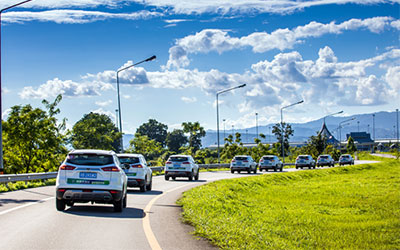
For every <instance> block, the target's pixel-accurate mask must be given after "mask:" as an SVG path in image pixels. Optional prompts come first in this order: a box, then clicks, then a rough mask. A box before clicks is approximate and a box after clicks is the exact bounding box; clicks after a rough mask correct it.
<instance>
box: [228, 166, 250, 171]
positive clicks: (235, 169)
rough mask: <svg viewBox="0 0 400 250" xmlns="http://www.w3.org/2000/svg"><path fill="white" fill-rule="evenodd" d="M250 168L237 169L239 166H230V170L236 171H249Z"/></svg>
mask: <svg viewBox="0 0 400 250" xmlns="http://www.w3.org/2000/svg"><path fill="white" fill-rule="evenodd" d="M250 169H251V168H250V167H239V166H231V170H233V171H238V170H244V171H245V170H250Z"/></svg>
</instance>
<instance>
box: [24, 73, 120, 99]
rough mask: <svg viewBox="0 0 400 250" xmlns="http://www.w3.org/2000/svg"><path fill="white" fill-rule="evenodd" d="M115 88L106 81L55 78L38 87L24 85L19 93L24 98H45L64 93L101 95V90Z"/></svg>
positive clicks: (69, 95)
mask: <svg viewBox="0 0 400 250" xmlns="http://www.w3.org/2000/svg"><path fill="white" fill-rule="evenodd" d="M109 89H113V87H112V85H111V84H109V83H104V82H95V81H94V82H86V83H76V82H73V81H71V80H66V81H63V80H60V79H58V78H54V79H53V80H49V81H47V82H46V83H44V84H42V85H40V86H39V87H38V88H37V89H34V88H33V87H31V86H29V87H24V88H23V89H22V91H21V92H20V93H19V96H20V97H21V98H22V99H32V98H33V99H44V98H48V97H55V96H57V95H59V94H62V95H63V96H66V97H82V96H99V95H100V94H101V91H105V90H109Z"/></svg>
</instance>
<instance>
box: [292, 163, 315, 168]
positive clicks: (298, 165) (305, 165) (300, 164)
mask: <svg viewBox="0 0 400 250" xmlns="http://www.w3.org/2000/svg"><path fill="white" fill-rule="evenodd" d="M312 165H313V164H311V163H296V164H295V166H296V168H297V167H310V166H312Z"/></svg>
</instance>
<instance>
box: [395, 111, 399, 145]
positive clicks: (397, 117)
mask: <svg viewBox="0 0 400 250" xmlns="http://www.w3.org/2000/svg"><path fill="white" fill-rule="evenodd" d="M396 125H397V131H396V132H397V133H396V134H397V152H398V151H399V109H396Z"/></svg>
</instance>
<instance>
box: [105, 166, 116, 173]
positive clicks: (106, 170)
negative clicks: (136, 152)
mask: <svg viewBox="0 0 400 250" xmlns="http://www.w3.org/2000/svg"><path fill="white" fill-rule="evenodd" d="M101 170H103V171H105V172H119V168H117V167H115V166H112V167H104V168H101Z"/></svg>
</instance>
